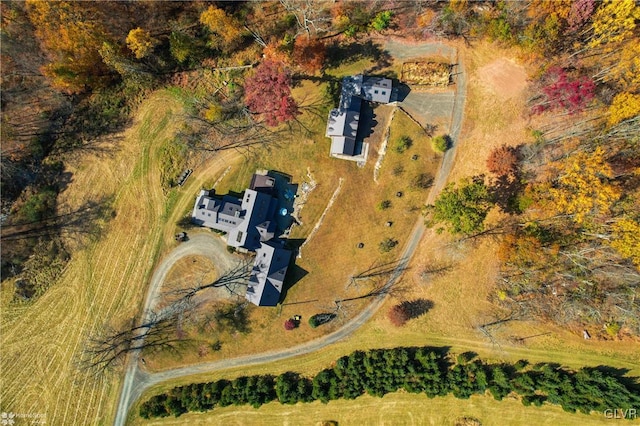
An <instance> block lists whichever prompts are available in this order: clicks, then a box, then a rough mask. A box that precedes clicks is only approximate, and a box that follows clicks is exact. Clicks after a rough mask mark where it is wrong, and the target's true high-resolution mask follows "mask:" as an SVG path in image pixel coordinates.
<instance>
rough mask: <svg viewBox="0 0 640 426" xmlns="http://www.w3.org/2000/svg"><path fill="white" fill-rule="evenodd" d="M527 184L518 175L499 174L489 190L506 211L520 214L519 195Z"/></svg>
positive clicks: (497, 203)
mask: <svg viewBox="0 0 640 426" xmlns="http://www.w3.org/2000/svg"><path fill="white" fill-rule="evenodd" d="M524 187H525V185H524V184H523V183H522V180H521V179H520V178H519V177H518V176H517V175H502V176H498V177H497V178H496V179H495V180H494V181H493V182H492V183H491V185H490V187H489V192H490V194H491V197H492V199H493V201H494V202H495V203H496V205H497V206H498V207H499V208H500V210H502V211H503V212H504V213H509V214H520V213H522V210H521V209H520V206H519V205H518V196H519V195H520V194H521V193H522V191H523V190H524Z"/></svg>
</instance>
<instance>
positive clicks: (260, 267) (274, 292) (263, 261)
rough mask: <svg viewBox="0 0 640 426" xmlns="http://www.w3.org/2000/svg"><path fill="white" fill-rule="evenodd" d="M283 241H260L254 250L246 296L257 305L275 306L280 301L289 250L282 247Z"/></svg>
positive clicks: (289, 257)
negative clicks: (254, 254) (258, 246)
mask: <svg viewBox="0 0 640 426" xmlns="http://www.w3.org/2000/svg"><path fill="white" fill-rule="evenodd" d="M283 245H284V242H283V241H275V240H272V241H268V242H266V243H261V244H260V248H259V249H258V250H256V259H255V261H254V263H253V269H252V270H251V276H250V277H249V285H248V286H247V293H246V298H247V300H248V301H250V302H251V303H253V304H255V305H258V306H275V305H277V304H278V301H280V293H281V292H282V285H283V284H284V277H285V275H286V274H287V268H288V267H289V261H290V260H291V251H290V250H287V249H285V248H284V247H283Z"/></svg>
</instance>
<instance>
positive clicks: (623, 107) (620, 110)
mask: <svg viewBox="0 0 640 426" xmlns="http://www.w3.org/2000/svg"><path fill="white" fill-rule="evenodd" d="M638 114H640V95H634V94H632V93H619V94H618V95H616V97H615V98H613V103H612V104H611V106H610V107H609V119H608V123H609V125H610V126H613V125H616V124H618V123H620V122H621V121H623V120H626V119H627V118H631V117H635V116H636V115H638Z"/></svg>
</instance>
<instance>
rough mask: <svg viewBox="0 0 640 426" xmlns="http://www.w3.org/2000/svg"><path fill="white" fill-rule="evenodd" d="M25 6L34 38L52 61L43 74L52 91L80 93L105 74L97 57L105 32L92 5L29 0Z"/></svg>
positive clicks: (45, 67)
mask: <svg viewBox="0 0 640 426" xmlns="http://www.w3.org/2000/svg"><path fill="white" fill-rule="evenodd" d="M26 6H27V15H28V17H29V20H30V21H31V23H32V24H33V26H34V28H35V34H36V37H37V38H38V40H39V41H40V44H41V46H42V47H43V50H44V51H45V52H47V53H48V54H49V56H50V58H51V62H50V63H49V64H47V65H46V66H44V67H43V70H42V72H43V74H45V75H46V76H47V77H48V78H49V79H50V80H51V83H52V85H53V86H54V87H56V88H57V89H59V90H63V91H66V92H70V93H77V92H82V91H84V90H85V89H86V88H87V87H88V86H91V85H93V84H94V83H95V82H96V80H97V79H98V78H99V76H101V75H104V74H105V73H107V72H108V71H107V70H106V69H105V66H104V64H103V62H102V59H101V57H100V54H99V53H98V50H99V49H100V47H101V46H102V43H103V41H104V40H105V39H106V32H105V31H104V29H103V28H102V26H101V23H100V22H99V21H98V20H97V19H96V18H95V17H94V13H93V10H92V7H93V5H92V3H91V2H71V1H57V2H51V1H36V0H29V1H27V2H26Z"/></svg>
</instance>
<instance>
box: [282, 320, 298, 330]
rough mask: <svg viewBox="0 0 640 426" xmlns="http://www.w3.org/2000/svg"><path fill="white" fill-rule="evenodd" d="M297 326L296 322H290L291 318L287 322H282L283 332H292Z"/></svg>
mask: <svg viewBox="0 0 640 426" xmlns="http://www.w3.org/2000/svg"><path fill="white" fill-rule="evenodd" d="M297 326H298V325H297V324H296V322H295V321H294V320H292V319H291V318H289V319H288V320H286V321H285V322H284V329H285V330H293V329H294V328H296V327H297Z"/></svg>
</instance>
